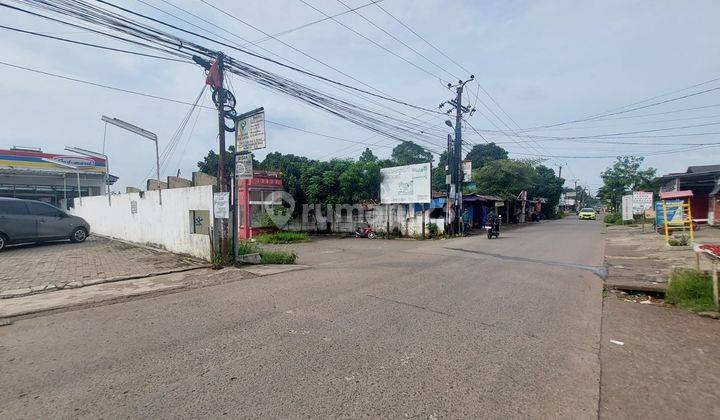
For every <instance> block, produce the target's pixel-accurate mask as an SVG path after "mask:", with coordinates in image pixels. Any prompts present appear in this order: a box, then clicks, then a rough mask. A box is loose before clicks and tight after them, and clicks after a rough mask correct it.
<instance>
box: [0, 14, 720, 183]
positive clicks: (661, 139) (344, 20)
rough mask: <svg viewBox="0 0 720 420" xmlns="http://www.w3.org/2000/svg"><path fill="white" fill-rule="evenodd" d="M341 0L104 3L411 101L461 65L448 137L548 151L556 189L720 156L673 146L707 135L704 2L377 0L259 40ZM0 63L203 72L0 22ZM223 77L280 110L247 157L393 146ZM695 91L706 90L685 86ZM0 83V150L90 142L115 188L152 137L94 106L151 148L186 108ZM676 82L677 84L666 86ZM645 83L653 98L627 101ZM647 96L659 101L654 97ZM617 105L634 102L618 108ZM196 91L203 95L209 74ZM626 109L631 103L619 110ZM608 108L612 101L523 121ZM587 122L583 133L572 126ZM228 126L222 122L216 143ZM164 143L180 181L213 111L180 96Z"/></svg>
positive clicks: (136, 171) (9, 78)
mask: <svg viewBox="0 0 720 420" xmlns="http://www.w3.org/2000/svg"><path fill="white" fill-rule="evenodd" d="M341 1H342V2H341ZM341 1H340V0H263V1H259V0H245V1H242V2H238V1H229V0H205V2H206V3H210V4H212V5H214V6H216V7H217V9H220V10H222V11H224V12H225V13H223V12H221V11H218V10H217V9H215V8H213V7H211V6H210V5H208V4H206V3H204V2H202V1H200V0H124V1H116V2H114V3H116V4H118V5H121V6H123V7H126V8H128V9H131V10H133V11H136V12H138V13H142V14H144V15H147V16H151V17H153V18H156V19H161V20H163V21H166V22H168V23H172V24H174V25H177V26H181V27H183V28H187V29H189V30H193V31H197V32H201V33H203V34H205V35H206V36H208V37H210V38H212V39H221V38H224V39H225V41H224V42H226V43H229V44H233V45H243V46H245V47H246V48H247V49H248V50H251V51H253V52H256V53H258V54H261V55H263V56H267V57H270V58H273V59H276V60H279V61H282V62H289V63H292V64H293V65H295V66H297V67H302V68H304V69H307V70H308V71H311V72H313V73H316V74H320V75H322V76H325V77H328V78H331V79H334V80H337V81H341V82H343V83H346V84H349V85H353V86H357V87H360V88H363V89H367V90H371V89H372V90H373V91H380V92H384V94H386V95H388V96H392V97H394V98H398V99H402V100H403V101H406V102H408V103H411V104H414V105H417V106H420V107H425V108H432V109H436V108H437V106H438V104H440V103H441V102H443V101H446V100H449V99H450V98H452V97H453V96H454V91H450V90H448V89H447V87H446V84H447V83H448V82H456V81H457V79H460V78H461V79H463V80H464V79H467V78H469V76H470V74H468V73H469V72H471V73H472V74H473V75H474V76H475V79H474V80H473V81H471V82H469V83H468V84H467V85H466V91H465V94H466V95H465V97H464V103H465V104H467V105H471V106H474V107H475V108H476V109H477V112H475V113H474V114H473V115H472V116H471V117H468V118H469V119H468V121H469V124H471V125H472V127H474V128H475V129H477V130H479V131H480V133H482V134H483V137H484V139H483V138H481V137H480V136H479V135H478V134H477V133H475V132H474V131H473V130H472V129H471V127H470V126H469V125H468V126H465V127H464V138H465V139H466V140H467V141H468V142H469V143H470V144H478V143H484V142H485V141H494V142H496V143H498V144H500V145H501V146H503V147H505V148H506V149H507V150H508V151H510V156H511V157H514V158H523V159H525V158H541V159H544V164H545V165H547V166H550V167H552V168H554V169H556V170H557V168H558V167H559V166H561V165H562V166H563V169H562V171H563V172H562V175H563V177H564V178H565V179H566V180H567V185H570V186H571V185H573V182H574V181H573V180H574V179H577V183H578V185H583V186H585V187H587V188H588V189H590V190H591V191H594V190H596V189H597V188H598V187H599V186H600V185H601V184H602V181H601V178H600V173H601V172H602V171H603V170H604V169H605V168H607V167H608V166H610V165H611V164H612V162H613V160H614V156H617V155H625V154H637V155H641V156H645V164H646V165H647V166H651V167H654V168H657V170H658V173H667V172H677V171H684V170H685V168H686V167H687V166H690V165H703V164H717V163H720V153H719V151H720V147H717V145H715V146H714V147H704V148H702V149H700V148H697V149H696V150H689V151H677V152H674V151H676V150H683V149H688V148H689V147H690V146H688V145H692V144H693V143H695V144H702V145H705V144H708V143H713V142H715V143H720V140H719V139H720V89H719V90H711V89H713V88H716V87H720V80H717V81H712V80H714V79H716V78H719V77H720V43H718V42H717V39H720V25H717V22H718V21H720V2H717V1H687V2H671V1H604V2H577V1H562V0H553V1H542V0H540V1H470V0H468V1H458V0H449V1H447V0H446V1H431V0H427V1H426V0H418V1H400V0H383V1H381V2H379V3H378V4H377V5H368V6H366V7H363V8H361V9H358V10H357V13H355V12H349V13H345V14H343V15H341V16H338V17H337V18H335V20H332V19H328V20H326V21H323V22H320V23H317V24H314V25H310V26H307V27H305V28H302V29H299V30H296V31H293V32H290V33H286V34H282V35H278V36H276V37H275V38H271V37H267V36H266V34H277V33H281V32H283V31H286V30H288V29H291V28H295V27H298V26H300V25H304V24H306V23H309V22H313V21H315V20H318V19H321V18H323V17H324V15H323V14H322V13H321V12H323V13H326V14H329V15H335V14H338V13H341V12H343V11H347V10H348V6H349V7H350V8H354V7H358V6H362V5H365V4H367V3H368V2H369V1H370V0H341ZM9 3H10V4H14V5H18V4H17V3H14V2H13V1H10V2H9ZM346 5H347V6H346ZM311 6H312V7H311ZM378 6H381V7H382V8H383V9H385V11H387V13H386V12H385V11H383V10H382V9H381V8H379V7H378ZM23 7H26V6H23ZM313 7H314V8H315V9H317V10H315V9H313ZM181 9H184V10H185V11H183V10H181ZM318 10H319V11H318ZM186 11H187V12H189V13H192V14H193V15H195V16H192V15H190V14H188V13H186ZM168 13H171V14H172V15H175V16H171V15H170V14H168ZM233 16H234V17H236V18H238V19H241V20H242V21H245V22H247V23H249V24H251V25H252V26H254V27H255V28H252V27H250V26H248V25H246V24H244V23H242V22H241V21H239V20H237V19H234V18H233ZM178 18H180V19H182V20H179V19H178ZM200 19H202V20H200ZM398 21H400V22H402V23H403V24H404V25H405V26H403V25H401V24H400V23H399V22H398ZM188 22H189V23H188ZM208 22H209V23H208ZM0 25H4V26H9V27H14V28H20V29H23V30H28V31H35V32H41V33H44V34H49V35H52V36H57V37H64V38H68V39H73V40H78V41H83V42H90V43H98V44H102V45H107V46H113V47H115V48H125V49H134V50H136V51H144V52H149V51H147V50H142V49H141V48H136V47H133V46H128V45H127V44H124V43H121V42H119V41H115V40H110V39H108V38H106V37H102V36H99V35H95V34H92V33H89V32H87V31H83V30H81V29H78V28H73V27H68V26H65V25H61V24H57V23H52V22H48V21H46V20H43V19H39V18H37V17H33V16H28V15H26V14H23V13H20V12H16V11H11V10H7V9H6V10H3V11H2V13H0ZM343 25H344V26H343ZM348 28H351V29H352V30H350V29H348ZM408 28H410V29H412V31H414V32H415V33H413V32H411V31H410V30H409V29H408ZM206 31H209V32H211V33H212V34H211V33H209V32H206ZM353 31H354V32H353ZM389 34H390V35H389ZM416 34H417V35H416ZM391 35H392V36H391ZM418 35H419V36H421V37H422V38H424V40H423V39H421V38H420V37H418ZM183 36H186V37H188V38H190V39H192V40H193V41H195V42H198V43H200V44H202V45H204V46H206V47H208V48H212V49H218V50H221V51H223V52H225V53H226V54H228V55H230V56H232V57H234V58H236V59H238V60H241V61H244V62H247V63H249V64H252V65H256V66H258V67H261V68H263V69H265V70H268V71H272V72H274V73H276V74H279V75H282V76H285V77H288V78H290V79H292V80H295V81H298V82H301V83H303V84H306V85H308V86H311V87H314V88H316V89H319V90H322V91H323V92H326V93H328V94H331V95H334V96H337V97H340V98H344V99H346V100H349V101H351V102H353V103H357V104H360V105H363V106H366V107H369V108H372V109H375V110H377V111H378V112H383V113H388V114H392V115H395V116H396V117H399V118H402V119H404V120H408V119H410V118H417V119H416V121H420V122H421V124H423V125H426V126H428V127H432V128H434V129H435V130H436V131H443V130H444V131H447V130H449V128H448V127H446V126H445V125H444V123H443V121H444V119H445V118H443V116H441V115H433V114H431V113H428V112H423V111H418V110H417V109H413V108H408V107H404V106H402V105H398V104H394V103H391V102H386V101H383V100H378V99H375V100H374V101H375V102H369V101H368V100H367V97H366V96H363V95H360V94H357V93H348V92H347V90H339V89H338V88H336V87H334V86H331V85H329V84H327V83H323V82H319V81H317V80H315V79H312V78H309V77H307V76H303V75H301V74H299V73H297V72H293V71H291V70H288V69H286V68H283V67H280V66H277V65H275V64H272V63H269V62H267V61H264V60H260V59H257V58H253V57H251V56H248V55H246V54H244V53H242V52H239V51H236V50H233V49H231V48H228V47H224V46H221V45H218V44H214V43H213V42H211V41H207V40H201V39H198V38H194V37H192V36H191V35H183ZM393 37H394V38H397V39H394V38H393ZM366 38H367V39H366ZM368 39H371V40H372V41H373V42H371V41H369V40H368ZM398 40H400V41H402V43H401V42H400V41H398ZM426 41H427V42H426ZM413 50H414V51H413ZM438 50H439V51H442V54H441V53H440V52H438ZM0 61H2V62H3V63H8V64H12V65H16V66H23V67H26V68H31V69H34V70H40V71H43V72H49V73H54V74H59V75H63V76H67V77H72V78H76V79H81V80H85V81H91V82H93V83H99V84H103V85H108V86H113V87H117V88H122V89H126V90H132V91H136V92H142V93H145V94H149V95H154V96H158V97H163V98H169V99H173V100H177V101H181V102H190V103H192V102H194V101H195V98H196V97H198V95H199V94H200V92H201V90H202V89H203V87H204V78H205V75H204V70H203V69H202V68H200V67H199V66H197V65H195V64H190V63H179V62H172V61H166V60H158V59H153V58H148V57H141V56H136V55H129V54H123V53H118V52H112V51H106V50H98V49H93V48H89V47H85V46H80V45H72V44H68V43H64V42H60V41H56V40H52V39H46V38H40V37H36V36H32V35H28V34H21V33H17V32H13V31H9V30H5V29H1V28H0ZM229 82H230V84H229V86H230V88H231V90H232V91H233V92H234V94H235V96H236V98H237V105H236V109H237V110H238V112H239V113H241V112H244V111H247V110H251V109H254V108H257V107H260V106H262V107H264V108H265V112H266V118H267V119H268V120H269V121H272V122H274V123H280V124H283V125H278V124H274V123H268V124H267V148H266V149H264V150H260V151H258V153H256V157H257V158H259V159H262V158H263V157H264V156H265V154H267V153H269V152H282V153H293V154H297V155H305V156H308V157H311V158H318V159H330V158H347V157H349V158H357V157H358V156H359V155H360V153H361V152H362V150H363V149H364V148H365V147H366V145H363V144H358V142H360V143H367V146H368V147H370V148H371V149H372V150H373V152H374V153H375V154H376V155H378V156H380V157H388V156H389V154H390V151H391V149H392V147H393V146H395V145H396V144H397V141H395V140H393V139H389V138H385V137H382V136H378V135H377V134H376V133H373V132H371V131H368V130H367V129H365V128H362V127H358V126H355V125H353V124H351V123H349V122H347V121H344V120H342V119H339V118H337V117H336V116H334V115H331V114H329V113H326V112H324V111H321V110H318V109H315V108H312V107H309V106H308V105H306V104H304V103H302V102H300V101H298V100H297V99H295V98H292V97H288V96H286V95H284V94H282V93H278V92H275V91H272V90H270V89H268V88H265V87H261V86H258V85H256V84H254V83H253V82H250V81H247V80H243V79H241V78H239V77H238V76H231V77H230V81H229ZM695 85H698V86H696V87H693V88H690V89H686V88H688V87H691V86H695ZM368 86H369V87H368ZM703 90H710V91H709V92H706V93H702V94H694V93H697V92H700V91H703ZM0 93H1V94H2V101H0V148H7V147H11V146H26V147H41V148H42V149H43V150H44V151H46V152H50V153H53V152H54V153H62V151H63V149H64V148H65V147H66V146H76V147H82V148H86V149H90V150H95V151H102V150H103V148H104V151H105V153H106V154H107V155H108V156H109V158H110V170H111V172H112V173H113V174H114V175H116V176H118V177H119V178H120V179H119V181H118V183H117V184H116V185H115V186H114V187H113V188H114V190H124V188H125V187H126V186H142V185H143V184H144V180H145V179H146V178H147V177H149V176H151V174H153V173H154V162H155V156H154V145H153V144H152V143H151V142H149V141H148V140H146V139H144V138H142V137H138V136H136V135H134V134H132V133H129V132H124V131H122V130H121V129H119V128H116V127H112V126H108V127H107V129H106V127H105V124H104V123H102V122H101V120H100V117H101V116H102V115H107V116H110V117H116V118H120V119H122V120H125V121H128V122H131V123H133V124H136V125H138V126H140V127H143V128H144V129H146V130H149V131H152V132H154V133H156V134H157V135H158V137H159V142H160V149H161V150H164V149H166V148H167V147H168V144H170V143H171V140H172V139H173V138H174V135H175V133H176V132H177V131H178V128H179V127H180V126H181V123H182V121H183V119H184V118H185V117H186V115H187V114H188V112H189V111H190V109H191V107H190V106H189V105H186V104H183V103H174V102H170V101H164V100H158V99H153V98H148V97H143V96H139V95H133V94H128V93H123V92H118V91H113V90H109V89H106V88H101V87H97V86H90V85H86V84H81V83H77V82H74V81H70V80H64V79H59V78H56V77H51V76H48V75H43V74H38V73H34V72H31V71H27V70H23V69H18V68H15V67H9V66H7V65H4V64H0ZM688 94H693V95H692V96H689V97H687V98H684V99H675V98H678V97H680V96H684V95H688ZM648 98H655V99H652V100H648V101H645V102H640V101H644V100H646V99H648ZM662 101H668V102H666V103H663V104H658V105H654V104H656V103H657V102H662ZM638 102H640V103H638ZM633 103H638V104H636V105H634V106H628V105H629V104H633ZM200 104H202V105H203V106H205V107H211V106H212V103H211V99H210V95H209V91H208V90H207V89H206V90H205V92H204V94H203V96H202V97H201V99H200ZM638 107H645V108H642V109H638V110H631V109H632V108H638ZM701 107H702V108H701ZM688 108H695V109H688ZM628 110H631V111H629V112H626V111H628ZM609 111H610V112H613V113H617V114H614V115H610V116H605V117H601V118H597V117H596V118H594V119H591V120H589V121H584V122H574V123H569V124H563V125H558V126H554V127H549V128H548V127H545V128H537V127H540V126H547V125H554V124H558V123H564V122H569V121H576V120H579V119H585V118H587V117H590V116H597V115H598V114H605V113H608V112H609ZM285 126H291V127H294V128H295V129H293V128H288V127H285ZM297 129H301V130H305V131H310V132H314V133H320V134H324V135H328V136H333V137H337V138H339V139H337V138H334V139H332V138H328V137H322V136H320V135H318V134H312V133H308V132H305V131H299V130H297ZM638 132H640V133H638ZM617 133H630V134H617ZM707 133H717V134H707ZM587 136H596V138H592V139H578V138H577V137H587ZM597 136H603V138H601V139H598V138H597ZM547 137H554V138H547ZM557 137H561V138H559V139H558V138H557ZM568 137H573V138H571V139H568ZM232 138H233V137H232V135H228V144H231V142H232ZM445 138H446V136H445V135H438V138H437V140H436V142H435V143H433V144H432V145H430V144H423V146H426V147H428V148H430V149H433V150H441V149H442V148H443V147H444V145H445V143H446V140H445ZM340 139H344V140H345V141H343V140H340ZM625 143H636V144H625ZM172 144H174V145H175V147H173V149H172V153H168V157H167V159H166V160H165V164H164V165H162V167H161V176H162V177H165V176H168V175H176V174H177V173H178V171H179V172H180V174H181V176H184V177H188V178H189V177H190V174H191V172H193V171H195V170H197V162H198V161H199V160H201V159H202V157H203V156H204V155H206V154H207V152H208V151H209V150H215V151H217V148H218V144H217V115H216V113H214V111H213V110H212V109H197V110H195V111H194V112H193V113H192V114H191V115H190V118H189V120H188V122H187V124H185V126H184V129H183V130H181V135H180V136H179V137H178V138H177V141H175V142H172ZM698 147H699V146H698ZM663 152H665V153H663Z"/></svg>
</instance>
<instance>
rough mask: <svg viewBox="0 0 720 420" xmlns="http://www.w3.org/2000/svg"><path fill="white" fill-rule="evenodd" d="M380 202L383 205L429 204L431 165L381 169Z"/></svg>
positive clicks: (422, 164) (420, 164) (423, 164)
mask: <svg viewBox="0 0 720 420" xmlns="http://www.w3.org/2000/svg"><path fill="white" fill-rule="evenodd" d="M380 174H381V175H382V181H381V182H380V202H381V203H383V204H400V203H404V204H409V203H429V202H430V201H431V198H432V197H431V196H432V190H431V187H430V174H431V170H430V163H419V164H417V165H406V166H393V167H392V168H384V169H380Z"/></svg>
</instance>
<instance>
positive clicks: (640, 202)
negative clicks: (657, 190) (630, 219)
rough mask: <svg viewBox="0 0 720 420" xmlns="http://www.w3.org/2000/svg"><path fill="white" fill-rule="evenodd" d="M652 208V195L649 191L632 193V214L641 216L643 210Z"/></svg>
mask: <svg viewBox="0 0 720 420" xmlns="http://www.w3.org/2000/svg"><path fill="white" fill-rule="evenodd" d="M652 208H653V193H652V192H651V191H633V204H632V209H633V214H643V213H644V212H645V210H649V209H652Z"/></svg>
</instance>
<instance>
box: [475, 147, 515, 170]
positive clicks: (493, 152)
mask: <svg viewBox="0 0 720 420" xmlns="http://www.w3.org/2000/svg"><path fill="white" fill-rule="evenodd" d="M507 158H508V152H507V150H505V149H503V148H502V147H500V146H498V145H497V144H495V143H488V144H476V145H475V146H473V148H472V149H470V152H468V154H467V156H465V159H466V160H469V161H472V168H473V170H476V169H480V168H482V167H483V166H485V165H486V164H488V163H489V162H493V161H496V160H503V159H507Z"/></svg>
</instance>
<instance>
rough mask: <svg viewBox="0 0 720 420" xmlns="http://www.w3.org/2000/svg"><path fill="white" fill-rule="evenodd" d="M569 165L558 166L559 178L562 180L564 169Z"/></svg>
mask: <svg viewBox="0 0 720 420" xmlns="http://www.w3.org/2000/svg"><path fill="white" fill-rule="evenodd" d="M565 165H567V163H565V164H562V165H558V178H562V168H563V166H565Z"/></svg>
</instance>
